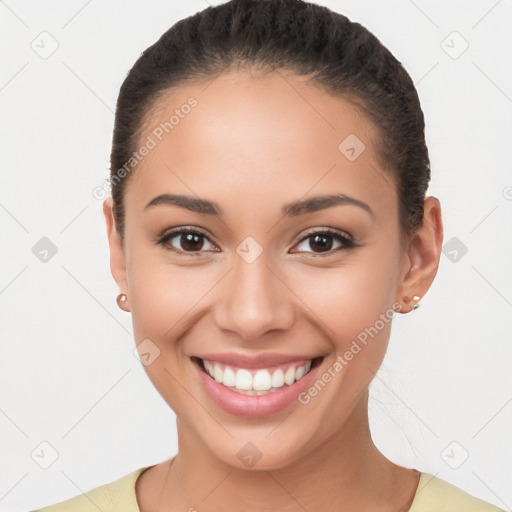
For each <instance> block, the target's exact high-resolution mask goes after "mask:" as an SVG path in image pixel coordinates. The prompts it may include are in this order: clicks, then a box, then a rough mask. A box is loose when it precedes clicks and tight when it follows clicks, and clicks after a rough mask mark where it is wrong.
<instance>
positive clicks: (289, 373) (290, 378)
mask: <svg viewBox="0 0 512 512" xmlns="http://www.w3.org/2000/svg"><path fill="white" fill-rule="evenodd" d="M284 381H285V382H286V384H288V386H290V385H291V384H293V383H294V382H295V369H294V368H293V366H290V368H288V370H286V373H285V374H284Z"/></svg>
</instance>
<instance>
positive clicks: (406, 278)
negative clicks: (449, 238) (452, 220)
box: [396, 197, 443, 313]
mask: <svg viewBox="0 0 512 512" xmlns="http://www.w3.org/2000/svg"><path fill="white" fill-rule="evenodd" d="M442 243H443V223H442V218H441V205H440V203H439V201H438V200H437V199H436V198H435V197H427V198H426V199H425V203H424V211H423V223H422V225H421V227H420V228H419V229H418V230H417V231H416V232H415V233H414V234H413V236H412V237H411V240H410V242H409V245H408V248H407V261H408V265H407V268H405V271H404V275H403V277H402V282H401V283H400V286H399V287H398V291H397V298H396V300H397V302H399V303H400V304H402V305H403V306H402V309H401V312H403V313H408V312H409V311H412V310H413V309H416V308H417V307H418V305H419V301H420V300H421V298H423V297H424V296H425V294H426V293H427V291H428V289H429V288H430V286H431V284H432V282H433V281H434V278H435V276H436V274H437V269H438V268H439V259H440V257H441V248H442Z"/></svg>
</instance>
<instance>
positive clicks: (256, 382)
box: [252, 370, 272, 391]
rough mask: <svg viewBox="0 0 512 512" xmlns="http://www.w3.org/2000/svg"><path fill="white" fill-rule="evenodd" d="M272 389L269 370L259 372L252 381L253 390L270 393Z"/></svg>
mask: <svg viewBox="0 0 512 512" xmlns="http://www.w3.org/2000/svg"><path fill="white" fill-rule="evenodd" d="M271 387H272V377H271V376H270V373H268V371H267V370H258V371H257V372H256V375H255V376H254V377H253V379H252V389H254V390H255V391H268V390H269V389H270V388H271Z"/></svg>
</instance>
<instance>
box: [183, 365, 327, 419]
mask: <svg viewBox="0 0 512 512" xmlns="http://www.w3.org/2000/svg"><path fill="white" fill-rule="evenodd" d="M193 364H194V366H195V367H196V368H197V371H198V372H199V378H200V380H201V382H202V383H203V386H204V387H205V389H206V391H207V393H208V394H209V395H210V398H211V399H212V400H213V401H214V402H215V403H216V404H217V405H218V406H219V407H220V408H221V409H223V410H224V411H226V412H229V413H230V414H234V415H236V416H245V417H251V418H257V417H262V416H268V415H270V414H275V413H277V412H279V411H281V410H283V409H284V408H285V407H287V406H288V405H290V404H291V403H293V402H294V401H297V397H298V396H299V394H300V393H302V392H303V391H304V390H305V389H307V388H308V387H309V385H310V383H311V381H312V380H313V379H314V376H315V374H316V372H317V370H318V367H319V365H316V366H315V367H313V368H311V370H310V371H309V372H308V373H307V374H306V375H305V376H304V377H302V379H300V380H298V381H296V382H294V383H293V384H291V385H290V386H283V387H282V388H280V389H279V390H278V391H274V392H273V393H269V394H268V395H260V396H250V395H243V394H241V393H237V392H236V391H231V390H230V389H229V388H227V387H226V386H224V385H223V384H219V383H218V382H217V381H215V380H214V379H212V378H211V377H210V376H209V375H208V374H207V373H206V372H205V371H204V370H203V369H202V367H201V365H202V363H201V362H200V361H199V360H195V359H194V360H193Z"/></svg>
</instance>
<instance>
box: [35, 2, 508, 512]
mask: <svg viewBox="0 0 512 512" xmlns="http://www.w3.org/2000/svg"><path fill="white" fill-rule="evenodd" d="M429 180H430V168H429V156H428V150H427V147H426V144H425V136H424V118H423V113H422V110H421V107H420V103H419V99H418V96H417V92H416V90H415V88H414V85H413V83H412V81H411V79H410V77H409V75H408V74H407V73H406V71H405V70H404V69H403V67H402V66H401V64H400V63H399V62H398V61H397V60H396V59H395V58H394V57H393V56H392V55H391V54H390V52H389V51H388V50H387V49H386V48H384V47H383V46H382V45H381V44H380V42H379V41H378V40H377V39H376V38H375V37H374V36H373V35H372V34H370V33H369V32H368V31H367V30H366V29H365V28H364V27H362V26H361V25H359V24H357V23H352V22H350V21H349V20H348V19H347V18H346V17H344V16H342V15H340V14H336V13H333V12H331V11H329V10H328V9H326V8H324V7H319V6H316V5H312V4H308V3H305V2H302V1H300V0H259V1H254V0H233V1H231V2H229V3H227V4H223V5H220V6H218V7H210V8H208V9H206V10H204V11H202V12H200V13H197V14H196V15H194V16H192V17H190V18H187V19H185V20H182V21H180V22H179V23H177V24H176V25H174V26H173V27H172V28H171V29H170V30H169V31H167V32H166V33H165V34H164V35H163V36H162V37H161V38H160V40H159V41H157V42H156V43H155V44H154V45H152V46H151V47H150V48H148V49H147V50H146V51H145V52H144V53H143V54H142V56H141V57H140V58H139V60H138V61H137V62H136V63H135V65H134V66H133V68H132V70H131V71H130V73H129V75H128V76H127V78H126V79H125V81H124V83H123V86H122V88H121V91H120V95H119V99H118V104H117V110H116V122H115V129H114V138H113V147H112V154H111V184H112V197H111V198H108V199H107V200H105V202H104V214H105V219H106V223H107V230H108V239H109V244H110V254H111V259H110V264H111V270H112V274H113V277H114V279H115V280H116V282H117V284H118V286H119V288H120V294H119V296H118V304H119V306H120V307H121V308H122V309H123V310H125V311H129V312H131V315H132V319H133V327H134V334H135V340H136V343H137V347H138V350H139V354H140V357H141V360H142V362H143V364H144V367H145V369H146V371H147V373H148V376H149V377H150V379H151V381H152V382H153V384H154V385H155V387H156V389H157V390H158V391H159V393H160V394H161V395H162V397H163V398H164V400H165V401H166V402H167V403H168V404H169V406H170V407H171V408H172V409H173V410H174V412H175V413H176V417H177V429H178V441H179V451H178V454H177V455H176V456H175V457H173V458H172V459H170V460H168V461H164V462H162V463H160V464H157V465H154V466H149V467H144V468H140V469H139V470H137V471H135V472H133V473H130V474H129V475H126V476H125V477H123V478H122V479H120V480H118V481H116V482H113V483H111V484H106V485H104V486H101V487H99V488H96V489H94V490H92V491H90V492H88V493H87V496H85V495H81V496H77V497H76V498H73V499H71V500H68V501H66V502H64V503H61V504H59V505H55V506H53V507H47V508H45V509H43V510H45V511H48V512H50V511H58V510H66V511H73V510H81V511H82V510H97V509H98V508H99V509H100V510H116V511H117V510H119V511H121V510H122V511H129V510H133V511H137V510H140V511H142V512H153V511H158V510H166V511H174V510H189V511H192V510H198V511H203V510H204V511H207V510H208V511H224V510H246V511H262V510H282V511H295V510H308V511H318V510H327V511H331V510H332V511H335V510H336V511H337V510H361V511H363V510H368V511H369V510H379V511H389V512H401V511H408V510H410V511H415V512H426V511H436V512H439V511H443V510H450V511H456V510H461V511H462V510H464V511H467V510H474V511H477V510H478V511H482V512H483V511H495V510H499V509H498V508H497V507H495V506H493V505H491V504H488V503H485V502H483V501H481V500H479V499H477V498H474V497H472V496H470V495H469V494H467V493H465V492H463V491H462V490H460V489H458V488H456V487H454V486H453V485H451V484H448V483H447V482H445V481H443V480H441V479H439V478H436V477H434V476H433V475H430V474H428V473H424V472H421V471H419V470H417V469H414V468H406V467H402V466H399V465H397V464H395V463H393V462H391V461H390V460H388V459H387V458H386V457H385V456H384V455H382V454H381V453H380V452H379V450H378V449H377V448H376V446H375V445H374V443H373V441H372V438H371V434H370V429H369V423H368V386H369V384H370V383H371V381H372V379H373V378H374V376H375V373H376V372H377V370H378V368H379V366H380V364H381V362H382V360H383V358H384V355H385V352H386V348H387V344H388V340H389V336H390V329H391V321H392V318H393V317H394V316H395V315H396V314H407V313H409V312H411V311H412V310H414V309H415V308H417V307H418V305H419V303H420V301H421V299H422V297H423V296H424V295H425V294H426V293H427V291H428V289H429V287H430V285H431V284H432V282H433V280H434V277H435V275H436V272H437V268H438V264H439V258H440V251H441V244H442V237H443V229H442V221H441V211H440V205H439V201H438V200H437V199H435V198H434V197H426V191H427V187H428V183H429Z"/></svg>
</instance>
